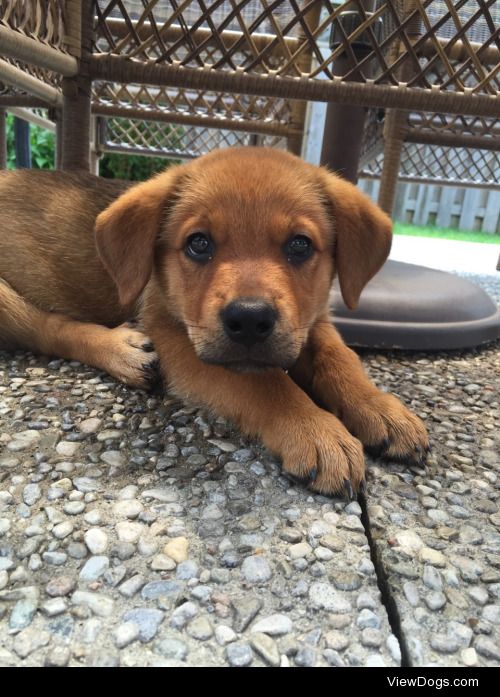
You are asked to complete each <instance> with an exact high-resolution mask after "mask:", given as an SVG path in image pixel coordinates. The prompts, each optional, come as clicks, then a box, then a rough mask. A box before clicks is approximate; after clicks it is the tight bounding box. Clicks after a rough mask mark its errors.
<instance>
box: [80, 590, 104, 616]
mask: <svg viewBox="0 0 500 697" xmlns="http://www.w3.org/2000/svg"><path fill="white" fill-rule="evenodd" d="M71 602H72V603H73V604H74V605H86V606H87V607H89V608H90V610H91V611H92V612H93V613H94V615H97V616H98V617H109V616H110V615H111V614H112V613H113V608H114V602H113V600H112V599H111V598H108V597H106V596H104V595H100V594H99V593H89V592H87V591H75V592H74V593H73V595H72V596H71Z"/></svg>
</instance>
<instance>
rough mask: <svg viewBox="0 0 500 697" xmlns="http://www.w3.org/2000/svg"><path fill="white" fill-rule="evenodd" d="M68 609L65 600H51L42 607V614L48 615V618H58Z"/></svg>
mask: <svg viewBox="0 0 500 697" xmlns="http://www.w3.org/2000/svg"><path fill="white" fill-rule="evenodd" d="M67 609H68V603H67V602H66V600H65V599H64V598H51V599H50V600H46V601H45V602H44V604H43V605H42V612H43V613H44V614H46V615H47V617H56V616H57V615H61V614H62V613H63V612H66V610H67Z"/></svg>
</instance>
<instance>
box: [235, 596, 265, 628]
mask: <svg viewBox="0 0 500 697" xmlns="http://www.w3.org/2000/svg"><path fill="white" fill-rule="evenodd" d="M232 605H233V608H234V611H235V622H234V628H235V630H236V631H237V632H243V631H244V630H245V629H246V628H247V627H248V625H249V624H250V622H251V621H252V620H253V619H254V617H256V615H257V613H258V612H259V611H260V609H261V608H262V600H260V598H251V597H246V598H241V599H234V600H233V601H232Z"/></svg>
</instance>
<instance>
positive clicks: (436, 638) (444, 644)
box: [430, 634, 460, 653]
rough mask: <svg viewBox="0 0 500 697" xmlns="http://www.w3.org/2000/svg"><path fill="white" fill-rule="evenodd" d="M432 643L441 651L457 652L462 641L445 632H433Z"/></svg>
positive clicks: (436, 649) (433, 646)
mask: <svg viewBox="0 0 500 697" xmlns="http://www.w3.org/2000/svg"><path fill="white" fill-rule="evenodd" d="M430 645H431V647H432V648H433V649H434V651H438V652H439V653H455V652H456V651H458V649H459V648H460V642H459V641H457V640H456V639H454V638H453V637H449V636H445V635H444V634H431V636H430Z"/></svg>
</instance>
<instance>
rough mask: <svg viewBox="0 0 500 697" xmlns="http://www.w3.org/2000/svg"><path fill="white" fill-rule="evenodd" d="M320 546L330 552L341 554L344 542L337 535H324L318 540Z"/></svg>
mask: <svg viewBox="0 0 500 697" xmlns="http://www.w3.org/2000/svg"><path fill="white" fill-rule="evenodd" d="M319 542H320V544H321V545H322V546H323V547H326V548H327V549H330V550H331V551H332V552H341V551H342V550H343V549H344V545H345V542H344V540H343V539H342V538H341V537H339V536H338V535H324V536H323V537H321V538H320V540H319Z"/></svg>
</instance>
